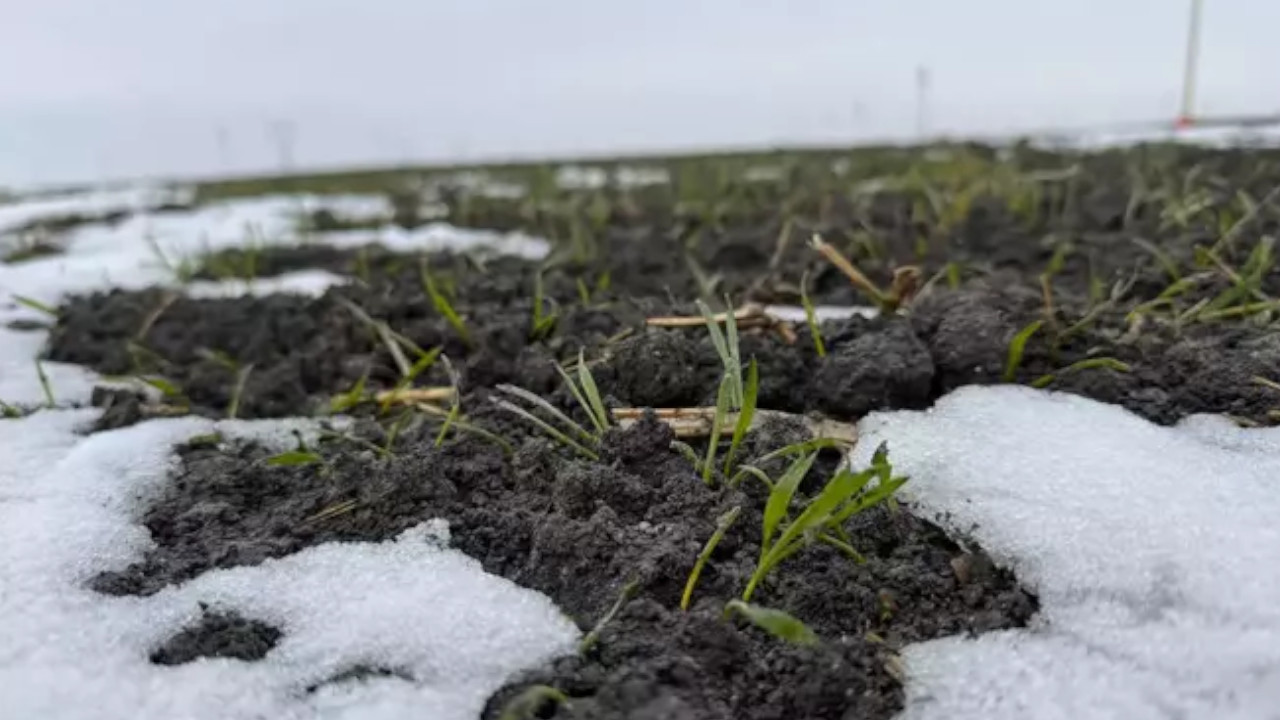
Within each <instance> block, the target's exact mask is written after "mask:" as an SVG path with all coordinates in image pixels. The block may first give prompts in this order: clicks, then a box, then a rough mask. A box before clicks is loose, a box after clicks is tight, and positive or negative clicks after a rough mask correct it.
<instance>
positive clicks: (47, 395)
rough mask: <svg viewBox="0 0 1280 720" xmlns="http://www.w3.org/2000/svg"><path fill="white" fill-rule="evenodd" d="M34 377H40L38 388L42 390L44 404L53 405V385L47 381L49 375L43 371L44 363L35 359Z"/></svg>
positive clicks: (46, 405) (54, 403)
mask: <svg viewBox="0 0 1280 720" xmlns="http://www.w3.org/2000/svg"><path fill="white" fill-rule="evenodd" d="M36 377H37V378H39V379H40V390H41V391H43V392H44V406H45V407H49V408H51V407H53V406H54V405H56V404H57V403H56V402H55V401H54V399H53V386H52V385H51V384H50V383H49V376H48V375H46V374H45V372H44V363H41V362H40V361H39V360H36Z"/></svg>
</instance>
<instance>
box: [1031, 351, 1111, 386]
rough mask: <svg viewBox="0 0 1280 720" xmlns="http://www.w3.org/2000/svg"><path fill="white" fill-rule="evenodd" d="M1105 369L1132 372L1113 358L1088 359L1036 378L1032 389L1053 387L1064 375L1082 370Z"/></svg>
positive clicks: (1032, 383)
mask: <svg viewBox="0 0 1280 720" xmlns="http://www.w3.org/2000/svg"><path fill="white" fill-rule="evenodd" d="M1103 368H1105V369H1107V370H1114V371H1116V372H1122V373H1127V372H1130V371H1132V368H1131V367H1129V365H1128V363H1124V362H1121V361H1119V360H1117V359H1115V358H1112V357H1096V358H1086V359H1084V360H1080V361H1077V362H1074V363H1071V364H1070V365H1068V366H1066V367H1064V368H1062V369H1061V370H1057V371H1054V372H1051V373H1048V374H1046V375H1041V376H1040V377H1038V378H1036V379H1035V380H1033V381H1032V382H1031V387H1034V388H1045V387H1048V386H1050V385H1052V384H1053V383H1054V381H1056V380H1057V379H1058V378H1059V377H1061V376H1063V375H1069V374H1071V373H1075V372H1079V371H1081V370H1096V369H1103Z"/></svg>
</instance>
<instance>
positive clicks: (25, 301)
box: [13, 295, 58, 320]
mask: <svg viewBox="0 0 1280 720" xmlns="http://www.w3.org/2000/svg"><path fill="white" fill-rule="evenodd" d="M13 299H14V301H15V302H17V303H18V304H19V305H22V306H24V307H28V308H31V309H32V310H35V311H36V312H39V313H43V314H45V315H48V316H49V317H51V318H53V319H54V320H57V319H58V308H56V307H53V306H52V305H46V304H45V303H42V302H40V301H39V300H36V299H35V298H29V297H27V296H26V295H14V296H13Z"/></svg>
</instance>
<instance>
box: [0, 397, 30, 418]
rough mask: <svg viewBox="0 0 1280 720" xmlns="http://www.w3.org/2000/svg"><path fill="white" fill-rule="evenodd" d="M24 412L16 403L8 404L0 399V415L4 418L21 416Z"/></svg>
mask: <svg viewBox="0 0 1280 720" xmlns="http://www.w3.org/2000/svg"><path fill="white" fill-rule="evenodd" d="M24 414H25V413H23V412H22V410H21V409H19V408H18V407H17V406H16V405H10V404H9V403H7V402H5V401H3V400H0V417H2V418H5V419H6V420H15V419H17V418H20V417H22V416H23V415H24Z"/></svg>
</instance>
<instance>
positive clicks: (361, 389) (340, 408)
mask: <svg viewBox="0 0 1280 720" xmlns="http://www.w3.org/2000/svg"><path fill="white" fill-rule="evenodd" d="M368 382H369V368H365V371H364V374H362V375H361V376H360V377H359V379H357V380H356V381H355V383H354V384H353V385H352V386H351V389H349V390H347V391H346V392H344V393H342V394H341V395H336V396H334V397H333V398H332V399H331V400H329V412H330V413H332V414H334V415H337V414H339V413H344V412H346V411H348V410H350V409H351V408H353V407H355V406H357V405H359V404H360V403H362V402H364V401H365V385H366V384H368Z"/></svg>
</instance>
